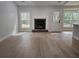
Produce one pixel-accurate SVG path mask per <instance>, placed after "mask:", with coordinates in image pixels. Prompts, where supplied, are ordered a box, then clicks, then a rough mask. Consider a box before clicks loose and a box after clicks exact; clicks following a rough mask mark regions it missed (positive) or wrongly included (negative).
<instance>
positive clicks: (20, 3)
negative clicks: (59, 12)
mask: <svg viewBox="0 0 79 59" xmlns="http://www.w3.org/2000/svg"><path fill="white" fill-rule="evenodd" d="M15 3H16V5H18V6H61V5H63V4H64V3H65V1H17V2H15Z"/></svg>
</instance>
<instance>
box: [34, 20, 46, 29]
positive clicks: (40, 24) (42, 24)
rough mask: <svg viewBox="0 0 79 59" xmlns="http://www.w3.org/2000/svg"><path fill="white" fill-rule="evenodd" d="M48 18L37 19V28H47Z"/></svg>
mask: <svg viewBox="0 0 79 59" xmlns="http://www.w3.org/2000/svg"><path fill="white" fill-rule="evenodd" d="M45 27H46V19H35V29H45Z"/></svg>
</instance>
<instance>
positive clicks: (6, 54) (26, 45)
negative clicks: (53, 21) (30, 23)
mask: <svg viewBox="0 0 79 59" xmlns="http://www.w3.org/2000/svg"><path fill="white" fill-rule="evenodd" d="M74 57H79V40H75V39H72V32H62V33H48V32H26V33H24V34H21V35H14V36H11V37H9V38H7V39H6V40H4V41H2V42H0V58H74Z"/></svg>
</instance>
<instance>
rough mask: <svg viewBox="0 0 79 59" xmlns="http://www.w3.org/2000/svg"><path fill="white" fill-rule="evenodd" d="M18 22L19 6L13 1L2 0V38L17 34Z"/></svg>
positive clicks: (0, 18)
mask: <svg viewBox="0 0 79 59" xmlns="http://www.w3.org/2000/svg"><path fill="white" fill-rule="evenodd" d="M16 22H17V8H16V6H15V4H14V3H13V2H9V1H6V2H5V1H2V2H1V1H0V38H3V37H5V36H7V35H9V34H15V33H16V32H17V31H16V29H17V28H16V24H17V23H16Z"/></svg>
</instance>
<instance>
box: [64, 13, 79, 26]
mask: <svg viewBox="0 0 79 59" xmlns="http://www.w3.org/2000/svg"><path fill="white" fill-rule="evenodd" d="M74 23H79V12H77V11H65V12H64V27H73V24H74Z"/></svg>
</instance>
